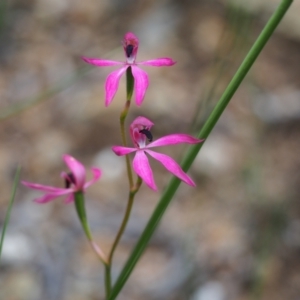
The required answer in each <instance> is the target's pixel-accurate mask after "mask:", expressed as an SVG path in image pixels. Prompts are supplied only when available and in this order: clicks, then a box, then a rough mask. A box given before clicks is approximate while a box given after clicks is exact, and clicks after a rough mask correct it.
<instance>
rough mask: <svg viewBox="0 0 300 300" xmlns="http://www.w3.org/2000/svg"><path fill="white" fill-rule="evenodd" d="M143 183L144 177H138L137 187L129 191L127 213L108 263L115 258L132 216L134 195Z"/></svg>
mask: <svg viewBox="0 0 300 300" xmlns="http://www.w3.org/2000/svg"><path fill="white" fill-rule="evenodd" d="M141 184H142V179H141V178H140V177H138V179H137V183H136V185H135V187H134V188H133V189H131V190H130V191H129V194H128V202H127V207H126V211H125V215H124V217H123V221H122V223H121V226H120V229H119V231H118V233H117V236H116V238H115V241H114V243H113V246H112V248H111V251H110V254H109V256H108V263H109V264H111V262H112V258H113V255H114V252H115V250H116V247H117V245H118V243H119V241H120V239H121V237H122V235H123V232H124V230H125V228H126V225H127V222H128V220H129V217H130V213H131V209H132V205H133V202H134V197H135V195H136V193H137V192H138V191H139V189H140V187H141Z"/></svg>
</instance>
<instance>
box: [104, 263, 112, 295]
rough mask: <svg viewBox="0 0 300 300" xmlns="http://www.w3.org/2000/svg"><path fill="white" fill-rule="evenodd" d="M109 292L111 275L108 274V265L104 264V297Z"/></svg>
mask: <svg viewBox="0 0 300 300" xmlns="http://www.w3.org/2000/svg"><path fill="white" fill-rule="evenodd" d="M110 293H111V275H110V265H108V264H107V265H105V294H106V299H108V297H109V295H110Z"/></svg>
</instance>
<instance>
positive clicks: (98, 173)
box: [84, 168, 101, 189]
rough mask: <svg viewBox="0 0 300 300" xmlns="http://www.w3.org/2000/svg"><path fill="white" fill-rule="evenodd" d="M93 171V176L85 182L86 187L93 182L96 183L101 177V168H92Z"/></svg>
mask: <svg viewBox="0 0 300 300" xmlns="http://www.w3.org/2000/svg"><path fill="white" fill-rule="evenodd" d="M92 172H93V178H92V179H91V180H90V181H88V182H86V183H85V184H84V189H86V188H88V187H89V186H91V185H92V184H94V183H95V182H96V181H98V180H99V179H100V177H101V170H100V169H98V168H92Z"/></svg>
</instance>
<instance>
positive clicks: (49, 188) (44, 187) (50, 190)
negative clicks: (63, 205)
mask: <svg viewBox="0 0 300 300" xmlns="http://www.w3.org/2000/svg"><path fill="white" fill-rule="evenodd" d="M21 183H22V184H23V185H25V186H27V187H29V188H31V189H34V190H38V191H42V192H46V193H59V192H60V191H65V189H62V188H57V187H54V186H49V185H43V184H38V183H33V182H28V181H24V180H22V181H21Z"/></svg>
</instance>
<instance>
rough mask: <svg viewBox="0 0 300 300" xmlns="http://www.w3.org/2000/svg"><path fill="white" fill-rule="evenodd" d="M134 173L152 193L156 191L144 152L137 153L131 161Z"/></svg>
mask: <svg viewBox="0 0 300 300" xmlns="http://www.w3.org/2000/svg"><path fill="white" fill-rule="evenodd" d="M132 165H133V169H134V171H135V172H136V173H137V174H138V175H139V176H140V177H141V178H142V179H143V181H145V183H146V184H147V185H148V186H149V187H150V188H151V189H152V190H154V191H157V187H156V184H155V181H154V178H153V172H152V170H151V167H150V165H149V161H148V158H147V156H146V154H145V153H144V151H137V152H136V155H135V157H134V159H133V164H132Z"/></svg>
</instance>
